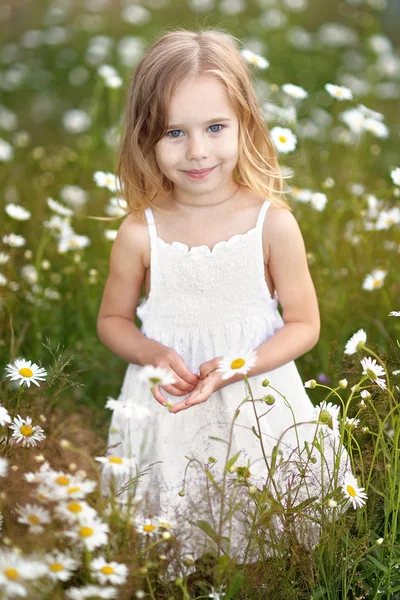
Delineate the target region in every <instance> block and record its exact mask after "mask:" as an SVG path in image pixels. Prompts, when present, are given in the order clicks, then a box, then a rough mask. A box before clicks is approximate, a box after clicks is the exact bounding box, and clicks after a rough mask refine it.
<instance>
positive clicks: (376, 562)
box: [367, 556, 388, 573]
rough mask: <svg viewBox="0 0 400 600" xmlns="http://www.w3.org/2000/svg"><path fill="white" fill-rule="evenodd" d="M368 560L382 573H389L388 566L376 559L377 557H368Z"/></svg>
mask: <svg viewBox="0 0 400 600" xmlns="http://www.w3.org/2000/svg"><path fill="white" fill-rule="evenodd" d="M367 559H368V560H369V561H371V562H372V563H373V564H374V565H375V566H376V567H378V569H379V570H380V571H383V572H384V573H387V572H388V568H387V566H386V565H384V564H383V563H381V562H380V561H379V560H378V559H377V558H375V556H368V557H367Z"/></svg>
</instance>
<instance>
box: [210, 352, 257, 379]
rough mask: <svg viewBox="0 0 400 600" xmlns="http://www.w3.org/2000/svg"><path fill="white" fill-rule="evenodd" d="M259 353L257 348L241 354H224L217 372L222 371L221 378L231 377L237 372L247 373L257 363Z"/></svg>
mask: <svg viewBox="0 0 400 600" xmlns="http://www.w3.org/2000/svg"><path fill="white" fill-rule="evenodd" d="M256 361H257V353H256V351H255V350H249V351H248V352H244V353H241V354H239V355H237V354H235V355H229V356H224V357H223V359H222V360H220V361H219V367H218V369H217V373H222V376H221V379H229V378H230V377H234V376H235V375H236V374H237V373H241V374H242V375H246V373H248V371H249V370H250V369H251V368H252V367H253V366H254V365H255V364H256Z"/></svg>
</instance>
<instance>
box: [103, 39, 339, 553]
mask: <svg viewBox="0 0 400 600" xmlns="http://www.w3.org/2000/svg"><path fill="white" fill-rule="evenodd" d="M118 177H119V180H120V182H121V187H122V192H123V195H124V197H125V199H126V200H127V203H128V206H129V210H130V214H129V215H128V216H127V217H126V219H125V220H124V222H123V223H122V225H121V227H120V229H119V231H118V235H117V238H116V240H115V243H114V246H113V249H112V253H111V263H110V273H109V276H108V279H107V283H106V286H105V291H104V296H103V300H102V304H101V308H100V313H99V318H98V334H99V337H100V339H101V341H102V342H103V343H104V344H105V345H106V346H107V347H108V348H110V349H111V350H112V351H113V352H114V353H115V354H116V355H117V356H119V357H121V358H122V359H123V360H125V361H127V362H128V363H129V365H128V368H127V371H126V375H125V379H124V383H123V387H122V391H121V394H120V397H119V399H118V402H117V404H120V405H121V408H122V407H123V410H114V414H113V418H112V422H111V427H110V433H109V440H108V443H109V447H110V450H109V455H112V456H119V457H124V458H126V457H130V458H133V459H134V463H135V466H136V469H135V473H141V472H143V471H146V473H145V474H144V475H143V476H142V477H141V478H140V486H141V488H140V489H142V490H143V492H144V493H145V496H146V498H147V501H148V507H149V510H150V511H151V512H152V514H153V515H154V514H163V515H167V516H169V517H170V518H174V519H175V520H176V519H177V518H179V516H182V517H183V516H184V515H186V516H185V519H186V521H185V526H189V525H188V515H189V517H191V518H192V519H193V520H198V519H200V518H202V517H203V518H205V519H206V518H207V517H206V516H204V515H206V514H207V510H209V509H210V502H209V499H208V500H207V499H206V498H204V497H203V496H204V489H205V480H206V479H207V478H206V477H204V466H206V467H205V468H206V470H209V471H210V472H211V473H212V474H213V478H214V480H215V481H218V478H219V477H221V476H222V474H223V470H224V465H225V463H226V460H227V458H230V457H232V456H234V455H235V454H236V453H237V452H239V453H240V456H239V458H238V459H237V461H236V463H235V464H236V465H239V466H242V467H243V466H247V467H248V473H247V483H254V484H259V485H262V482H263V481H264V483H265V481H266V479H267V467H266V463H265V455H266V456H268V457H269V458H270V457H271V454H272V451H273V448H274V446H275V445H276V444H277V443H278V441H279V448H282V449H283V450H284V449H285V448H286V449H290V451H293V449H294V448H296V447H298V448H300V445H304V441H307V440H308V441H309V443H310V445H311V442H312V440H313V437H314V434H315V427H316V426H315V422H316V421H315V419H316V417H315V409H314V407H313V405H312V403H311V400H310V399H309V397H308V396H307V394H306V392H305V389H304V385H303V383H302V381H301V378H300V376H299V373H298V371H297V368H296V366H295V363H294V362H293V361H294V359H296V358H297V357H299V356H301V355H302V354H304V353H306V352H308V351H309V350H311V348H313V347H314V346H315V344H316V343H317V341H318V338H319V332H320V318H319V311H318V302H317V298H316V294H315V289H314V286H313V283H312V280H311V276H310V273H309V270H308V265H307V259H306V252H305V248H304V242H303V238H302V235H301V232H300V229H299V227H298V224H297V222H296V220H295V218H294V217H293V214H292V212H291V209H290V207H289V206H288V204H287V203H286V201H285V200H284V199H283V192H282V189H283V178H282V175H281V172H280V169H279V165H278V161H277V157H276V152H275V149H274V146H273V144H272V141H271V137H270V134H269V131H268V128H267V126H266V124H265V122H264V119H263V117H262V114H261V111H260V107H259V105H258V102H257V98H256V95H255V92H254V90H253V87H252V84H251V76H250V73H249V70H248V67H247V65H246V63H245V61H244V59H243V58H242V56H241V54H240V52H239V51H238V49H237V47H236V40H235V38H233V37H231V36H230V35H229V34H226V33H224V32H222V31H218V30H213V29H203V30H201V31H198V32H193V31H185V30H178V31H171V32H169V33H167V34H165V35H163V36H162V37H161V38H160V39H158V40H157V41H156V42H155V43H154V44H153V45H152V46H151V47H150V48H149V49H148V50H147V52H146V53H145V54H144V56H143V57H142V58H141V60H140V62H139V63H138V65H137V67H136V69H135V72H134V76H133V79H132V82H131V86H130V89H129V93H128V98H127V107H126V119H125V129H124V133H123V138H122V143H121V151H120V156H119V166H118ZM143 283H144V286H145V298H143V301H141V302H140V304H139V300H140V298H141V290H142V285H143ZM278 300H279V303H280V305H281V309H282V317H281V315H280V313H279V311H278ZM138 304H139V305H138ZM135 312H136V314H137V315H138V317H139V318H140V320H141V328H140V330H139V329H138V328H137V327H136V325H135V324H134V315H135ZM251 350H255V351H256V356H257V360H256V362H255V364H253V366H252V367H251V368H250V370H249V371H248V373H247V377H248V378H249V383H250V386H251V389H252V394H253V398H254V399H255V400H254V401H253V402H246V403H244V404H243V405H242V406H241V408H240V413H239V415H235V411H236V409H237V407H238V405H239V404H240V403H241V402H242V401H243V400H244V399H245V396H246V388H245V384H244V382H243V379H244V376H243V374H235V375H234V377H232V378H230V379H222V374H221V372H220V371H219V370H218V367H219V363H220V361H221V359H222V358H223V357H226V356H228V357H229V356H233V357H235V356H236V357H239V356H243V355H244V354H246V353H248V352H250V351H251ZM144 365H153V366H154V367H164V368H166V369H168V371H169V373H170V374H171V376H172V377H173V380H174V383H171V384H165V385H155V386H153V387H152V388H151V387H150V385H149V384H148V383H146V382H144V381H143V380H142V378H141V376H140V375H141V372H142V369H143V366H144ZM265 379H268V380H269V384H270V386H271V387H270V388H267V389H266V387H265V383H266V382H265ZM263 382H264V386H263ZM271 390H275V392H273V395H274V397H275V402H274V404H272V405H270V406H268V405H266V403H265V402H262V401H261V399H262V398H264V397H265V395H266V394H270V393H271ZM276 390H277V391H276ZM256 400H257V401H256ZM272 400H273V399H272ZM255 410H256V411H257V416H258V418H259V419H260V426H261V438H262V440H261V441H262V444H260V439H259V437H257V436H256V435H255V431H256V425H257V424H256V418H255ZM234 419H236V420H234ZM233 421H234V427H233V429H232V430H231V428H232V423H233ZM310 421H313V422H314V424H313V425H310V423H309V422H310ZM294 423H304V425H301V426H299V427H298V428H295V427H294ZM329 431H331V430H329ZM326 439H327V440H328V442H329V443H328V442H327V445H326V448H325V458H324V466H323V469H325V477H326V478H327V479H329V472H328V471H329V469H328V467H329V466H332V464H333V460H334V455H333V453H332V452H331V450H332V448H333V447H334V444H333V442H334V439H333V436H330V434H326ZM228 443H229V450H228V446H227V444H228ZM261 446H262V447H261ZM328 450H329V452H331V455H329V453H328ZM227 452H228V455H227ZM191 459H195V460H191ZM314 462H315V461H314ZM200 464H201V465H203V476H202V475H201V472H200V471H199V469H198V467H199V465H200ZM150 466H151V467H150ZM314 466H315V465H314ZM149 467H150V468H149ZM317 467H318V469H319V471H318V473H317V477H319V478H320V477H321V461H320V463H319V464H318V465H317ZM315 473H316V471H314V474H313V477H314V479H315ZM330 476H332V473H330ZM104 486H105V487H106V483H104ZM246 489H247V488H246ZM226 494H228V490H226ZM189 511H190V512H189ZM208 520H209V521H210V517H208ZM211 520H212V517H211ZM245 529H246V528H245V527H244V525H243V522H242V532H243V530H245ZM197 531H200V530H198V529H197ZM235 531H236V535H233V533H232V529H231V531H230V533H231V536H230V537H231V548H230V551H232V550H235V549H236V550H239V549H240V546H241V543H242V541H240V540H241V538H240V526H239V525H238V524H237V527H236V530H235ZM244 533H245V531H244ZM191 535H192V534H191ZM194 539H196V544H195V543H194ZM201 539H202V542H201V544H203V545H204V546H203V547H200V546H201V544H200V545H199V538H198V537H197V538H194V537H192V538H191V541H192V547H191V548H190V550H191V552H193V553H197V554H200V553H201V551H202V549H203V550H204V548H205V547H206V546H207V541H206V540H207V539H209V538H207V536H204V539H203V538H201ZM243 539H244V538H243Z"/></svg>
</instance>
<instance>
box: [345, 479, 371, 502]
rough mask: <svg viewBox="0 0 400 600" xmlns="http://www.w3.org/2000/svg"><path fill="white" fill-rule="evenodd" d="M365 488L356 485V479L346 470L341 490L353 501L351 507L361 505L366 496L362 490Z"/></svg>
mask: <svg viewBox="0 0 400 600" xmlns="http://www.w3.org/2000/svg"><path fill="white" fill-rule="evenodd" d="M364 489H365V488H360V487H358V483H357V479H356V478H355V477H354V475H353V474H352V473H349V472H347V473H346V474H345V476H344V480H343V484H342V490H343V492H344V494H345V496H346V497H347V498H349V500H351V502H352V503H353V508H358V507H361V506H363V505H364V504H365V500H366V499H367V498H368V496H367V494H366V493H365V492H364Z"/></svg>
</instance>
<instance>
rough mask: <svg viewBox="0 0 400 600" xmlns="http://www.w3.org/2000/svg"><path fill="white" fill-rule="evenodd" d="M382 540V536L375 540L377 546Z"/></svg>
mask: <svg viewBox="0 0 400 600" xmlns="http://www.w3.org/2000/svg"><path fill="white" fill-rule="evenodd" d="M382 542H383V538H379V539H377V540H375V544H376V545H377V546H380V545H381V544H382Z"/></svg>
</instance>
